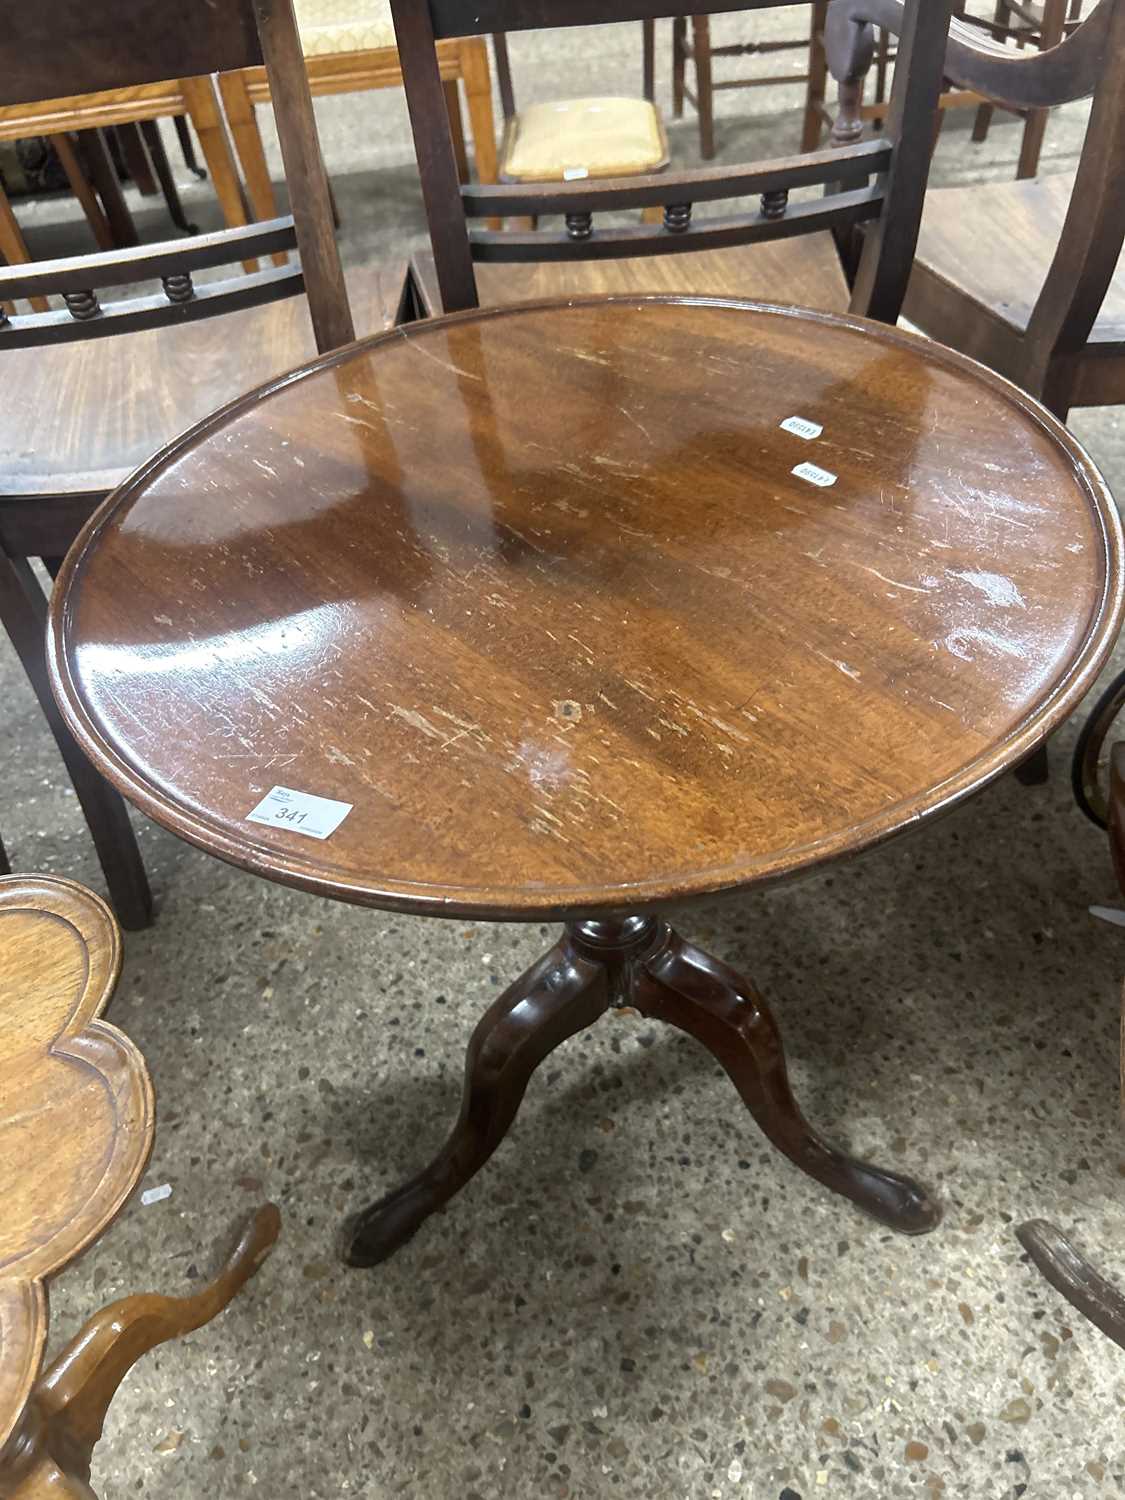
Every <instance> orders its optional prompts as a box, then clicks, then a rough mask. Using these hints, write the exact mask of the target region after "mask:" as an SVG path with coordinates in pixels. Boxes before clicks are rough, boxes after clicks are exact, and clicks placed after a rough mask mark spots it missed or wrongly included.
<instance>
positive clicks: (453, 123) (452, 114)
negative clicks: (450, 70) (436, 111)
mask: <svg viewBox="0 0 1125 1500" xmlns="http://www.w3.org/2000/svg"><path fill="white" fill-rule="evenodd" d="M441 88H442V93H444V95H445V112H446V114H447V115H448V116H449V139H450V141H451V142H452V144H453V157H454V160H455V161H456V163H457V180H458V181H459V182H468V180H469V157H468V153H467V152H466V150H465V126H464V123H463V121H462V119H461V95H460V93H459V92H458V89H457V80H456V78H445V79H443V80H442V85H441Z"/></svg>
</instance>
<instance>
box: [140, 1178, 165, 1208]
mask: <svg viewBox="0 0 1125 1500" xmlns="http://www.w3.org/2000/svg"><path fill="white" fill-rule="evenodd" d="M171 1196H172V1184H171V1183H170V1182H162V1183H161V1184H160V1186H159V1187H154V1188H145V1190H144V1192H143V1193H142V1194H141V1204H142V1206H143V1207H144V1208H148V1206H149V1205H150V1204H151V1203H163V1202H164V1200H165V1198H170V1197H171Z"/></svg>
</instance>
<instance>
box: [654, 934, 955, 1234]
mask: <svg viewBox="0 0 1125 1500" xmlns="http://www.w3.org/2000/svg"><path fill="white" fill-rule="evenodd" d="M633 1004H634V1005H635V1006H636V1008H637V1009H638V1010H639V1011H640V1012H641V1013H642V1014H643V1015H646V1016H652V1017H653V1018H655V1019H656V1020H660V1021H665V1022H667V1023H668V1025H670V1026H675V1027H677V1028H678V1029H679V1030H680V1031H684V1032H686V1033H687V1034H688V1035H689V1036H693V1037H695V1038H696V1040H697V1041H700V1042H702V1043H703V1045H704V1046H705V1047H706V1048H707V1050H708V1051H709V1052H710V1053H712V1055H713V1056H714V1057H716V1058H717V1059H718V1061H719V1062H720V1063H721V1065H722V1067H723V1068H724V1069H725V1071H726V1073H727V1075H728V1077H729V1078H730V1080H731V1082H732V1083H733V1084H734V1086H735V1088H736V1089H737V1090H738V1092H739V1093H740V1094H741V1096H742V1101H743V1103H744V1104H745V1105H746V1107H747V1109H748V1110H749V1111H750V1113H751V1115H752V1116H753V1117H754V1120H755V1122H756V1124H757V1125H758V1127H759V1128H760V1129H761V1130H762V1131H763V1133H764V1134H765V1135H766V1136H767V1137H768V1138H769V1139H770V1140H771V1141H772V1142H773V1144H774V1145H775V1146H776V1147H777V1148H778V1150H779V1151H781V1152H783V1153H784V1154H785V1155H786V1156H787V1157H788V1158H789V1159H790V1161H792V1162H794V1163H795V1164H796V1165H797V1166H798V1167H800V1168H801V1170H802V1171H803V1172H807V1173H808V1174H809V1176H810V1177H815V1178H816V1180H817V1181H818V1182H822V1183H823V1184H824V1186H825V1187H827V1188H831V1189H832V1191H833V1192H836V1193H842V1194H843V1195H844V1197H846V1198H850V1199H851V1200H852V1202H853V1203H857V1204H858V1205H859V1206H860V1208H862V1209H865V1210H866V1211H867V1212H868V1213H869V1214H871V1215H872V1216H873V1217H874V1218H876V1219H879V1220H880V1221H881V1222H882V1223H884V1224H887V1225H889V1226H890V1227H891V1228H892V1229H897V1230H899V1231H900V1232H901V1233H904V1234H922V1233H924V1232H925V1231H927V1230H930V1229H933V1228H934V1227H935V1226H936V1224H937V1223H938V1220H939V1219H940V1217H941V1211H940V1209H939V1208H938V1206H937V1204H936V1203H934V1202H933V1200H932V1199H931V1198H930V1196H929V1194H928V1193H927V1192H926V1190H925V1189H924V1188H922V1187H920V1186H919V1185H918V1184H917V1183H915V1182H911V1181H910V1179H909V1178H907V1177H899V1176H898V1175H897V1174H895V1173H893V1172H886V1171H884V1170H883V1169H882V1168H881V1167H874V1166H871V1165H869V1164H868V1163H867V1162H862V1161H858V1160H856V1159H855V1158H854V1157H851V1156H848V1155H846V1154H845V1153H844V1152H843V1151H840V1150H838V1149H837V1148H836V1147H835V1146H831V1145H829V1144H828V1142H827V1141H825V1140H823V1139H822V1138H821V1137H820V1136H819V1135H818V1134H817V1133H816V1131H814V1130H813V1128H812V1126H811V1125H810V1124H809V1123H808V1121H807V1120H806V1119H805V1117H804V1116H803V1115H802V1114H801V1111H800V1109H799V1107H798V1105H797V1101H796V1100H795V1099H794V1097H793V1092H792V1090H791V1089H790V1087H789V1075H788V1072H787V1070H786V1067H785V1054H784V1051H783V1050H782V1045H781V1034H780V1032H779V1031H778V1028H777V1023H776V1022H775V1021H774V1018H773V1016H772V1014H771V1013H770V1011H769V1009H768V1007H767V1006H766V1004H765V1001H764V1000H763V999H762V997H761V996H760V995H759V994H758V993H757V992H756V991H755V989H754V988H753V986H752V985H750V984H748V983H747V982H746V981H745V980H744V979H742V978H741V977H740V976H739V975H738V974H736V973H735V972H734V970H733V969H730V968H728V967H727V965H726V964H724V963H720V962H719V960H718V959H715V958H712V957H711V956H710V955H709V954H707V953H704V952H702V951H701V950H700V949H698V948H695V947H694V946H693V945H692V944H690V943H687V942H685V941H684V939H683V938H681V937H679V936H678V935H677V934H676V933H673V932H671V931H669V933H668V938H667V941H666V942H665V943H664V944H663V946H662V947H661V948H660V949H659V950H658V951H657V952H656V953H655V954H654V955H653V956H652V957H650V958H647V959H645V960H643V961H642V964H641V966H640V973H639V975H638V977H637V979H636V981H635V983H634V988H633Z"/></svg>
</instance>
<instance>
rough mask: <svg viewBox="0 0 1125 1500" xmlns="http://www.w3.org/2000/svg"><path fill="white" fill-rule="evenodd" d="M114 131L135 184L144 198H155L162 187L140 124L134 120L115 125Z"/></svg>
mask: <svg viewBox="0 0 1125 1500" xmlns="http://www.w3.org/2000/svg"><path fill="white" fill-rule="evenodd" d="M113 133H114V135H115V137H116V138H117V144H118V146H120V148H121V154H122V156H124V158H125V166H126V168H127V170H128V173H129V176H130V177H131V178H132V179H133V186H134V187H135V188H136V189H137V192H138V193H140V195H141V197H142V198H155V197H156V194H157V193H158V192H159V191H160V189H159V188H158V187H157V185H156V178H155V177H154V176H153V175H152V164H151V162H150V161H149V159H148V152H147V151H146V150H145V144H144V141H143V140H142V139H141V133H140V130H139V128H138V126H137V125H136V124H135V123H132V122H131V123H130V124H128V125H115V126H114V127H113Z"/></svg>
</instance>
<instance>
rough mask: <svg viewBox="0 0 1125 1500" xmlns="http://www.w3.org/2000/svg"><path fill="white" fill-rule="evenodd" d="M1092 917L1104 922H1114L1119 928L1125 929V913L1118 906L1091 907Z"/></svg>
mask: <svg viewBox="0 0 1125 1500" xmlns="http://www.w3.org/2000/svg"><path fill="white" fill-rule="evenodd" d="M1090 915H1091V916H1092V917H1099V918H1100V919H1101V921H1103V922H1112V923H1114V925H1115V926H1117V927H1125V911H1122V910H1121V909H1120V907H1117V906H1091V908H1090Z"/></svg>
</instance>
